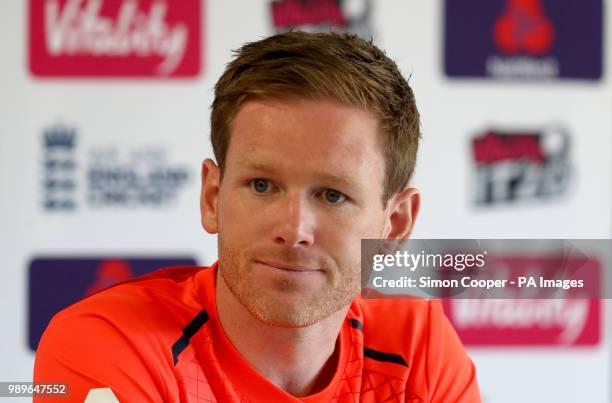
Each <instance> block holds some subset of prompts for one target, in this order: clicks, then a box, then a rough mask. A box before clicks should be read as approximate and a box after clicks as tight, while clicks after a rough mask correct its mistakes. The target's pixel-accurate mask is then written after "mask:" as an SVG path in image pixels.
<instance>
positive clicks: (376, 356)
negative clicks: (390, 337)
mask: <svg viewBox="0 0 612 403" xmlns="http://www.w3.org/2000/svg"><path fill="white" fill-rule="evenodd" d="M363 356H364V357H367V358H371V359H373V360H376V361H382V362H392V363H394V364H399V365H403V366H404V367H407V366H408V364H407V363H406V360H404V357H402V356H401V355H399V354H392V353H384V352H382V351H377V350H374V349H371V348H368V347H364V348H363Z"/></svg>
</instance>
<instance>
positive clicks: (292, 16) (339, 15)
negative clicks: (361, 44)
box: [270, 0, 373, 39]
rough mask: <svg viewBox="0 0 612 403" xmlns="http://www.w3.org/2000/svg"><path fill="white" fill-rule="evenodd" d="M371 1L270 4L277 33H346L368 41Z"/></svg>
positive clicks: (311, 0)
mask: <svg viewBox="0 0 612 403" xmlns="http://www.w3.org/2000/svg"><path fill="white" fill-rule="evenodd" d="M372 4H373V0H274V1H272V2H271V3H270V11H271V17H272V24H273V25H274V28H275V29H276V31H277V32H283V31H288V30H290V29H297V30H300V31H309V32H326V31H330V30H332V31H347V32H352V33H354V34H357V35H359V36H361V37H362V38H364V39H370V38H371V37H372V36H373V33H372V23H371V15H372Z"/></svg>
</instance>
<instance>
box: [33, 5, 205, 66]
mask: <svg viewBox="0 0 612 403" xmlns="http://www.w3.org/2000/svg"><path fill="white" fill-rule="evenodd" d="M29 5H30V10H29V18H30V21H29V46H30V49H29V56H30V59H29V62H30V70H31V72H32V74H34V75H35V76H39V77H100V76H107V77H160V78H164V77H166V78H172V77H193V76H196V75H198V74H199V72H200V64H201V56H200V55H201V53H200V48H201V0H181V1H168V0H106V1H103V0H30V3H29Z"/></svg>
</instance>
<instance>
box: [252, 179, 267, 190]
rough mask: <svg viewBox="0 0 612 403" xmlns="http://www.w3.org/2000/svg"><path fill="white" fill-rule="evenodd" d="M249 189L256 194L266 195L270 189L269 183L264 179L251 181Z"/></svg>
mask: <svg viewBox="0 0 612 403" xmlns="http://www.w3.org/2000/svg"><path fill="white" fill-rule="evenodd" d="M251 188H252V189H253V190H254V191H255V192H257V193H266V192H267V191H268V190H269V189H270V182H268V181H267V180H265V179H253V180H252V181H251Z"/></svg>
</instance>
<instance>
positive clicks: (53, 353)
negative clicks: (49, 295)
mask: <svg viewBox="0 0 612 403" xmlns="http://www.w3.org/2000/svg"><path fill="white" fill-rule="evenodd" d="M60 315H61V314H60ZM158 357H159V356H157V357H156V356H155V354H152V355H150V356H147V354H144V353H143V352H142V351H139V350H137V349H136V347H135V343H134V340H131V339H130V336H129V333H127V332H126V329H122V328H120V327H118V326H116V325H115V324H113V323H112V322H111V321H109V320H108V319H107V318H105V317H104V316H101V315H96V314H93V313H89V314H75V315H68V316H63V317H58V316H56V317H55V318H54V319H53V320H52V321H51V323H50V324H49V326H48V327H47V329H46V331H45V332H44V334H43V336H42V338H41V341H40V344H39V346H38V349H37V352H36V359H35V364H34V382H41V383H52V382H53V383H56V382H57V383H59V382H61V383H66V384H67V385H68V396H64V397H48V396H38V397H34V402H37V403H38V402H47V401H53V402H61V401H64V402H65V401H75V402H76V401H79V402H82V401H84V400H85V398H86V397H87V395H88V393H89V391H90V390H92V389H99V388H110V389H111V390H112V393H113V394H114V395H115V397H116V398H117V399H118V400H119V401H120V402H136V401H139V402H160V403H161V402H164V401H174V399H171V398H170V397H169V396H167V395H166V393H167V392H166V386H165V383H164V376H163V374H162V371H163V370H162V369H160V365H159V364H160V363H159V362H157V363H156V362H153V361H154V360H158V361H159V358H158ZM89 401H92V400H91V399H90V400H89ZM93 401H95V399H94V400H93Z"/></svg>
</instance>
